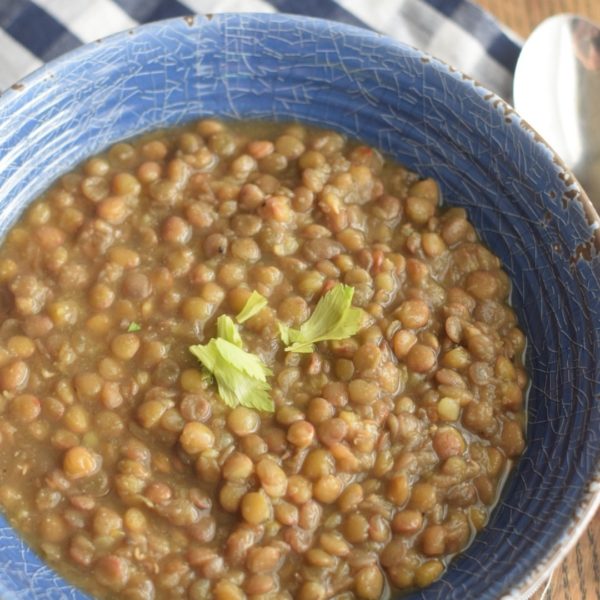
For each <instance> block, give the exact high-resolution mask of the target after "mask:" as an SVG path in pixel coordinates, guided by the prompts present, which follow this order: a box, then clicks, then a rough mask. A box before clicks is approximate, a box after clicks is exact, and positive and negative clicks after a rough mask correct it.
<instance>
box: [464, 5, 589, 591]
mask: <svg viewBox="0 0 600 600" xmlns="http://www.w3.org/2000/svg"><path fill="white" fill-rule="evenodd" d="M475 2H476V3H478V4H479V5H480V6H482V7H483V8H485V9H487V10H488V11H489V12H491V13H492V14H493V15H495V16H496V17H497V19H498V20H499V21H500V22H502V23H504V24H505V25H507V26H508V27H510V28H511V29H512V30H513V31H515V32H516V33H517V34H518V35H520V36H521V37H523V38H526V37H527V36H528V35H529V34H530V33H531V31H532V30H533V29H534V28H535V26H536V25H537V24H538V23H540V22H541V21H542V20H543V19H545V18H546V17H549V16H551V15H553V14H557V13H564V12H569V13H577V14H581V15H585V16H587V17H589V18H591V19H593V20H594V21H596V22H597V23H600V0H475ZM533 599H534V600H600V512H599V513H598V514H596V516H595V517H594V520H593V521H592V523H591V525H590V526H589V527H588V529H587V531H586V532H585V533H584V534H583V536H582V537H581V539H580V540H579V543H578V544H577V546H575V548H574V549H573V550H572V551H571V553H570V554H569V555H568V556H567V558H566V559H565V560H564V561H563V563H562V564H561V565H560V566H559V567H558V568H557V569H556V570H555V571H554V574H553V575H552V578H551V579H550V582H549V585H548V587H547V588H546V590H540V591H539V592H537V593H536V594H535V596H533Z"/></svg>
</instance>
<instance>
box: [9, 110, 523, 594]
mask: <svg viewBox="0 0 600 600" xmlns="http://www.w3.org/2000/svg"><path fill="white" fill-rule="evenodd" d="M439 203H440V198H439V190H438V187H437V185H436V183H435V182H434V181H433V180H431V179H424V180H423V179H421V180H420V179H419V178H418V177H417V176H416V175H415V174H413V173H411V172H409V171H408V170H406V169H405V168H403V167H401V166H399V165H397V164H394V163H393V162H391V161H389V160H384V158H383V157H382V156H381V155H380V154H379V153H378V152H377V151H376V150H374V149H371V148H368V147H366V146H364V145H361V144H357V143H354V142H349V141H347V140H345V139H344V138H343V137H342V136H340V135H339V134H337V133H333V132H327V131H321V130H316V129H309V128H306V127H304V126H302V125H297V124H294V125H269V124H264V123H258V124H227V123H222V122H219V121H217V120H214V119H205V120H202V121H200V122H198V123H195V124H192V125H190V126H187V127H185V128H182V129H179V130H173V131H166V132H165V131H162V132H157V133H154V134H151V135H148V136H145V137H144V138H142V139H140V140H137V141H134V142H131V143H120V144H116V145H115V146H113V147H112V148H111V149H109V150H108V151H107V152H106V153H104V154H102V155H101V156H98V157H95V158H91V159H90V160H88V161H87V162H86V163H85V164H84V165H82V166H81V167H80V168H79V169H77V170H76V171H74V172H73V173H71V174H69V175H67V176H65V177H63V178H62V179H61V180H60V181H59V182H57V183H56V185H54V186H53V187H52V188H51V189H50V190H49V191H48V192H47V193H46V194H44V195H43V196H42V197H41V198H40V199H39V200H37V202H35V203H34V204H33V205H32V206H31V207H30V208H29V209H28V210H27V212H26V214H25V215H24V217H23V218H22V220H21V221H20V222H19V223H18V224H17V225H16V226H15V227H14V228H13V229H12V231H11V232H10V233H9V234H8V235H7V237H6V240H5V242H4V244H3V246H2V247H1V248H0V286H1V288H2V294H1V296H0V302H1V304H0V306H1V309H2V315H3V324H2V327H0V388H1V391H2V396H1V398H0V472H1V473H2V476H1V479H0V505H1V506H2V508H3V510H4V512H5V514H6V515H7V517H8V518H9V519H10V521H11V523H12V524H13V525H14V526H15V527H16V528H17V530H18V531H19V532H21V533H22V534H23V535H24V536H25V538H26V539H27V540H28V541H29V542H30V543H31V544H32V545H33V547H34V548H35V549H36V550H37V551H38V552H40V553H41V554H42V555H43V556H44V557H45V558H46V559H47V560H48V562H49V563H50V564H51V565H52V566H54V567H55V568H57V569H58V570H59V571H60V572H61V573H63V574H64V575H66V576H67V577H68V578H69V579H70V580H72V581H74V582H75V583H77V584H78V585H80V586H81V587H83V588H85V589H86V590H87V591H89V592H91V593H93V594H95V595H96V596H98V597H100V598H113V597H122V598H127V599H129V600H152V599H157V600H158V599H167V598H168V599H169V600H176V599H177V598H182V599H188V600H196V599H204V598H209V597H213V598H216V599H217V600H242V599H243V598H247V597H249V598H272V599H277V600H284V599H286V598H299V599H300V600H302V599H307V600H320V599H323V600H324V599H326V598H332V597H335V598H338V599H340V600H341V599H342V598H343V599H350V598H362V599H365V600H377V599H378V598H386V597H389V596H390V594H391V593H392V592H393V591H394V590H396V589H410V588H412V587H415V586H417V587H423V586H426V585H429V584H430V583H431V582H432V581H434V580H435V579H437V578H438V577H439V576H440V575H441V574H442V573H443V571H444V568H445V567H446V565H447V564H448V562H449V560H450V559H451V558H452V556H453V555H454V554H456V553H457V552H460V551H461V550H464V548H465V547H466V546H467V545H468V544H469V542H470V540H471V539H472V536H473V535H474V534H475V533H476V532H477V531H478V530H480V529H481V528H482V527H483V526H484V525H485V523H486V521H487V518H488V515H489V511H490V510H491V508H492V507H493V505H494V503H495V502H496V500H497V498H498V494H499V490H500V487H501V485H502V482H503V480H504V479H505V476H506V474H507V472H508V470H509V468H510V466H511V464H512V462H513V461H514V459H515V458H516V457H518V456H519V454H520V453H521V452H522V451H523V448H524V444H525V440H524V435H523V430H524V418H525V417H524V405H525V398H526V393H525V392H526V387H527V375H526V373H525V370H524V368H523V365H522V354H523V351H524V346H525V338H524V336H523V334H522V332H521V331H520V329H519V328H518V324H517V320H516V317H515V313H514V312H513V310H512V309H511V307H510V306H509V304H508V296H509V291H510V285H509V280H508V278H507V276H506V274H505V273H504V272H503V271H502V269H501V265H500V261H499V260H498V258H496V257H495V256H494V255H493V254H492V253H491V252H490V251H489V250H488V249H487V248H485V247H484V246H483V245H482V243H481V242H480V241H479V240H478V238H477V236H476V234H475V230H474V229H473V227H472V225H471V224H470V223H469V222H468V220H467V217H466V213H465V211H464V210H462V209H460V208H447V209H445V210H441V209H440V208H439ZM337 282H343V283H345V284H347V285H352V286H353V287H354V289H355V294H354V304H355V305H357V306H360V307H362V308H363V309H364V310H365V312H366V314H367V315H368V318H367V319H366V322H365V326H364V327H363V329H362V330H361V331H360V332H359V333H358V334H357V335H356V336H354V337H353V338H351V339H346V340H337V341H332V342H322V343H319V344H318V346H317V350H316V352H314V353H313V354H309V355H300V354H294V353H285V352H284V351H283V346H282V344H281V340H280V338H279V334H278V325H277V321H278V319H281V321H283V322H284V323H286V324H287V325H289V326H292V327H299V326H300V325H301V324H302V323H303V322H304V321H306V319H307V318H308V317H309V315H310V314H311V313H312V311H313V310H314V307H315V305H316V303H317V301H318V300H319V298H320V297H321V296H322V295H323V293H324V292H326V291H327V290H329V289H331V287H332V286H333V285H335V283H337ZM252 290H256V291H258V292H260V293H261V294H262V295H263V296H265V297H266V298H267V299H268V306H267V307H265V308H264V309H262V310H261V311H260V312H259V313H258V314H256V315H255V316H253V317H252V318H250V319H249V320H248V321H247V322H246V323H244V325H243V327H242V328H241V333H242V337H243V339H244V342H245V344H246V348H247V350H249V351H251V352H253V353H256V354H258V355H259V356H260V357H261V359H262V360H263V361H264V362H265V363H266V364H267V365H269V366H270V367H271V368H272V369H273V371H274V375H273V377H272V378H271V379H270V384H271V386H272V392H271V393H272V396H273V399H274V402H275V407H276V408H275V412H274V413H273V414H268V413H258V412H257V411H255V410H252V409H249V408H245V407H243V406H238V407H237V408H234V409H230V408H228V407H227V406H226V405H225V404H224V403H223V402H222V401H221V400H220V399H219V398H218V396H217V394H216V391H215V387H214V385H213V384H212V383H211V382H210V381H209V380H207V379H206V378H205V377H203V376H202V373H201V371H200V370H199V368H198V365H197V363H196V362H195V359H194V358H193V357H192V356H191V355H190V354H189V353H188V346H190V345H191V344H195V343H205V342H206V341H208V339H209V338H210V337H211V336H213V335H214V332H215V325H214V323H215V320H216V317H218V316H219V315H220V314H223V313H227V314H235V313H237V312H238V311H239V310H241V309H242V307H243V306H244V304H245V302H246V300H247V299H248V297H249V296H250V293H251V291H252ZM132 324H133V325H134V326H133V327H132Z"/></svg>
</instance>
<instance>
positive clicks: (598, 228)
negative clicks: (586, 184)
mask: <svg viewBox="0 0 600 600" xmlns="http://www.w3.org/2000/svg"><path fill="white" fill-rule="evenodd" d="M245 15H246V16H255V17H257V18H262V19H266V18H268V17H269V15H268V14H260V13H245ZM278 16H279V17H282V16H283V15H281V13H279V14H278ZM288 18H289V19H290V21H293V20H298V19H299V18H298V17H288ZM181 19H183V21H185V23H186V24H187V25H189V26H192V25H194V24H195V22H196V19H199V20H210V19H212V15H204V16H202V15H197V16H190V17H183V18H176V19H169V20H167V21H161V22H157V23H151V24H147V25H142V26H139V27H136V28H135V30H138V29H145V30H148V29H149V28H152V27H156V26H157V25H162V26H164V25H165V23H167V22H168V21H171V22H179V21H180V20H181ZM302 20H310V21H311V22H313V23H315V25H317V26H319V24H320V26H324V25H325V24H327V23H329V24H331V22H328V21H325V20H323V19H313V18H302ZM319 22H320V23H319ZM335 25H336V28H338V29H339V30H347V31H348V32H349V33H350V32H351V33H353V34H354V35H361V31H362V30H361V29H360V28H357V27H353V26H348V25H344V24H340V23H335ZM132 33H134V31H132V30H129V31H124V32H121V33H117V34H114V35H112V36H109V37H107V38H104V39H105V40H109V39H111V40H114V39H119V38H122V39H124V40H125V39H127V37H128V36H129V35H131V34H132ZM370 35H372V33H370ZM104 39H101V40H98V41H97V42H94V43H91V44H86V45H84V46H82V47H80V48H78V49H76V50H73V51H71V52H68V53H67V54H65V55H63V56H61V57H59V58H57V59H55V60H53V61H51V62H49V63H47V64H46V65H44V66H42V67H40V68H39V69H37V70H36V71H35V72H34V73H32V74H31V75H29V76H27V77H26V78H24V79H23V80H22V81H21V82H18V83H16V84H14V85H13V86H12V89H10V90H8V91H7V92H5V94H2V96H3V97H8V96H12V95H13V94H18V93H19V92H20V91H22V90H24V89H25V88H26V87H27V86H28V85H29V84H33V83H37V82H39V81H43V80H44V79H48V78H52V77H54V74H53V72H52V71H53V69H54V68H56V67H59V66H62V65H63V64H64V63H66V62H67V61H69V62H72V61H73V60H76V59H78V58H80V56H83V57H84V58H85V55H86V53H87V52H88V51H89V48H90V46H92V45H96V44H102V42H103V41H104ZM379 39H380V40H381V44H382V46H390V47H396V48H398V47H404V48H410V51H411V52H412V53H414V54H415V55H416V56H417V57H418V58H420V59H421V60H422V61H423V62H435V63H437V64H438V65H441V66H442V67H443V68H444V69H446V70H447V71H448V72H449V73H450V74H452V75H453V76H455V77H456V76H458V77H459V78H462V80H463V81H464V85H466V86H467V85H471V86H473V87H474V88H476V89H477V93H478V95H479V96H480V97H481V99H482V100H484V101H485V102H487V103H488V104H489V105H490V107H492V108H494V109H497V108H498V106H499V105H500V106H501V107H502V108H503V110H504V112H505V114H507V115H510V116H511V117H514V118H515V126H518V127H520V128H522V129H523V130H524V132H525V133H526V134H527V135H529V136H531V137H532V139H533V141H534V142H535V143H536V144H537V145H539V146H540V147H541V149H542V151H543V152H544V154H546V155H547V156H548V159H549V162H552V163H553V164H554V166H555V169H556V171H557V173H558V175H559V176H560V177H561V179H562V180H563V182H564V184H565V187H569V188H571V190H572V191H573V195H572V197H571V200H576V201H578V202H579V203H581V205H582V208H583V211H584V213H585V215H586V219H587V222H588V224H589V226H590V231H592V232H593V238H594V245H595V246H596V248H597V249H600V218H599V217H598V214H597V213H596V210H595V208H594V207H593V205H592V203H591V201H590V200H589V198H588V196H587V195H586V193H585V192H584V190H583V189H582V188H581V186H580V184H579V183H578V182H577V180H576V179H575V177H574V175H573V174H572V173H571V171H570V170H569V169H568V168H567V167H566V165H565V164H564V163H563V161H562V160H561V159H560V158H559V157H558V156H557V155H556V153H555V152H554V151H553V150H552V148H551V147H550V146H549V145H548V144H547V143H546V142H545V140H544V139H543V138H542V137H541V136H540V135H539V134H537V132H535V130H534V129H533V128H532V127H531V126H530V125H529V124H528V123H527V122H526V121H525V120H524V119H523V118H522V117H521V116H520V115H519V114H518V113H517V112H516V111H515V110H514V109H513V108H512V107H511V106H510V105H509V104H508V103H506V102H505V101H504V100H502V99H501V98H499V97H498V96H497V95H495V94H494V93H492V92H489V91H488V90H487V89H486V88H485V87H484V86H482V85H480V84H479V83H478V82H476V81H474V80H473V79H471V78H470V77H468V76H466V75H464V74H462V73H461V72H460V71H458V70H457V69H455V68H453V67H451V66H450V65H448V64H446V63H444V62H443V61H441V60H439V59H437V58H435V57H432V56H431V55H429V54H427V53H425V52H423V51H421V50H418V49H416V48H413V47H409V46H406V45H404V44H401V43H400V42H396V41H394V40H392V39H390V38H387V37H385V36H379ZM3 99H4V98H1V99H0V102H1V101H2V100H3ZM599 508H600V463H599V464H597V465H596V470H595V473H594V475H593V477H592V478H591V480H590V481H588V482H587V484H586V490H585V491H584V492H583V495H582V497H581V499H580V502H579V503H578V505H577V506H575V507H574V508H573V513H572V516H571V518H570V522H569V525H568V526H567V528H566V529H565V531H564V532H563V533H562V534H561V535H559V536H558V539H557V540H556V542H555V544H553V545H552V546H551V547H549V548H548V549H547V551H546V554H545V558H542V560H540V561H539V562H538V563H537V565H536V566H535V567H534V568H533V570H532V572H531V573H530V574H529V575H528V576H526V577H524V578H522V580H521V581H520V582H518V583H516V584H514V587H512V588H510V589H509V590H508V591H507V592H506V593H504V594H503V595H502V596H501V598H502V599H503V600H520V599H522V598H524V597H525V598H526V597H528V596H529V595H530V594H531V593H533V592H534V591H535V589H536V588H537V587H538V586H539V585H540V584H541V583H542V582H543V581H544V579H545V578H546V577H548V576H549V574H550V572H551V570H552V569H554V568H555V567H556V566H557V565H558V564H559V563H560V561H561V560H562V559H563V558H564V557H565V556H566V554H567V553H568V552H569V551H570V550H571V548H572V547H573V546H574V545H575V543H576V542H577V540H578V537H579V536H580V535H581V534H582V533H583V532H584V530H585V528H586V527H587V525H588V524H589V522H590V521H591V520H592V518H593V516H594V514H595V512H596V511H597V510H598V509H599ZM15 535H16V532H15Z"/></svg>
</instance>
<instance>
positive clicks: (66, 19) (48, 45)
mask: <svg viewBox="0 0 600 600" xmlns="http://www.w3.org/2000/svg"><path fill="white" fill-rule="evenodd" d="M242 11H243V12H277V11H279V12H287V13H292V14H298V15H306V16H311V17H320V18H325V19H332V20H337V21H342V22H344V23H349V24H351V25H357V26H359V27H365V28H368V29H373V30H375V31H378V32H380V33H384V34H386V35H389V36H391V37H393V38H395V39H397V40H400V41H402V42H405V43H407V44H410V45H411V46H415V47H417V48H419V49H421V50H425V51H426V52H429V53H430V54H432V55H434V56H436V57H438V58H441V59H442V60H444V61H446V62H447V63H449V64H451V65H453V66H455V67H457V68H458V69H460V70H461V71H463V72H464V73H466V74H467V75H470V76H471V77H473V78H474V79H476V80H478V81H479V82H480V83H482V84H483V85H485V86H486V87H488V88H489V89H491V90H492V91H494V92H496V93H497V94H498V95H500V96H502V97H503V98H507V99H510V97H511V89H512V77H513V72H514V68H515V64H516V61H517V57H518V55H519V51H520V41H519V39H518V38H516V37H515V36H514V35H513V34H512V33H511V32H509V31H508V30H505V29H503V28H502V27H501V26H500V25H499V23H498V22H497V21H495V20H494V19H493V17H492V16H491V15H489V14H488V13H486V12H485V11H484V10H482V9H481V8H479V7H477V6H475V5H474V4H472V3H471V2H470V1H469V0H1V1H0V90H3V89H6V88H7V87H9V86H10V85H11V84H13V83H15V82H16V81H18V80H19V79H21V78H22V77H24V76H25V75H27V74H28V73H30V72H31V71H33V70H35V69H36V68H37V67H39V66H40V65H42V64H43V63H44V62H45V61H48V60H51V59H53V58H55V57H57V56H59V55H61V54H63V53H64V52H67V51H68V50H71V49H73V48H76V47H77V46H79V45H80V44H83V43H86V42H92V41H94V40H96V39H98V38H101V37H105V36H107V35H110V34H112V33H116V32H117V31H122V30H124V29H130V28H132V27H135V26H136V25H138V24H139V23H148V22H150V21H156V20H159V19H166V18H169V17H178V16H182V15H189V14H192V13H199V14H202V13H218V12H242Z"/></svg>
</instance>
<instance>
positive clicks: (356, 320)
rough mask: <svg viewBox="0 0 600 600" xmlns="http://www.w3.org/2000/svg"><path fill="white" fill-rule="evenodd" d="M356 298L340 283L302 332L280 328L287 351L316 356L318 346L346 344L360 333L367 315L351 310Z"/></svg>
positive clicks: (314, 313) (301, 327)
mask: <svg viewBox="0 0 600 600" xmlns="http://www.w3.org/2000/svg"><path fill="white" fill-rule="evenodd" d="M353 296H354V288H353V287H352V286H349V285H344V284H341V283H339V284H337V285H336V286H335V287H334V288H332V289H331V290H329V291H328V292H327V293H326V294H325V295H324V296H323V297H322V298H321V299H320V300H319V302H318V303H317V306H316V307H315V310H314V311H313V314H312V315H311V316H310V318H309V319H308V320H307V321H305V322H304V323H303V324H302V325H301V326H300V329H291V328H289V327H287V326H285V325H284V326H283V328H282V326H281V325H280V328H279V331H280V335H281V338H282V340H283V342H284V344H288V346H287V347H286V351H287V352H313V350H314V344H316V343H317V342H322V341H325V340H344V339H347V338H349V337H351V336H353V335H354V334H355V333H357V332H358V331H359V329H360V328H361V326H362V322H363V315H364V313H363V311H362V309H360V308H355V307H353V306H352V298H353ZM290 342H291V345H289V344H290Z"/></svg>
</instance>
